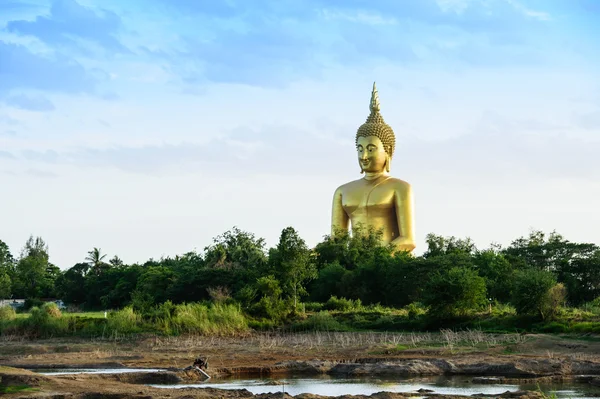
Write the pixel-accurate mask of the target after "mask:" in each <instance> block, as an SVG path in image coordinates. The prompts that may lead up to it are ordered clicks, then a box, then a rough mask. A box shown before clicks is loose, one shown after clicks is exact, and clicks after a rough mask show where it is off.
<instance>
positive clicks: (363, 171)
mask: <svg viewBox="0 0 600 399" xmlns="http://www.w3.org/2000/svg"><path fill="white" fill-rule="evenodd" d="M363 173H365V170H364V169H363V167H362V166H361V167H360V174H361V175H362V174H363Z"/></svg>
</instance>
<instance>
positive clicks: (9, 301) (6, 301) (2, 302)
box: [0, 299, 25, 310]
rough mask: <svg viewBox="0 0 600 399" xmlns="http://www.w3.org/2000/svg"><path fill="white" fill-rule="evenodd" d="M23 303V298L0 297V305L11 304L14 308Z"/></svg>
mask: <svg viewBox="0 0 600 399" xmlns="http://www.w3.org/2000/svg"><path fill="white" fill-rule="evenodd" d="M24 305H25V299H0V307H2V306H12V307H13V309H15V310H16V309H18V308H20V307H22V306H24Z"/></svg>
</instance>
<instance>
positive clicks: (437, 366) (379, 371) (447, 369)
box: [328, 359, 457, 376]
mask: <svg viewBox="0 0 600 399" xmlns="http://www.w3.org/2000/svg"><path fill="white" fill-rule="evenodd" d="M456 371H457V368H456V367H455V366H454V365H453V364H452V363H450V362H448V361H445V360H419V359H415V360H396V361H387V362H380V363H367V364H364V363H340V364H336V365H335V366H334V367H332V368H331V370H329V372H328V374H332V375H346V376H358V375H376V376H381V375H395V376H418V375H442V374H452V373H455V372H456Z"/></svg>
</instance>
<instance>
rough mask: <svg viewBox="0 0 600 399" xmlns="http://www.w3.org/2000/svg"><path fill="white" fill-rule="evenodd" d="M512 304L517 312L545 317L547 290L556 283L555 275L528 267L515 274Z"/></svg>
mask: <svg viewBox="0 0 600 399" xmlns="http://www.w3.org/2000/svg"><path fill="white" fill-rule="evenodd" d="M515 281H516V283H515V286H514V288H513V299H512V304H513V305H514V307H515V309H516V310H517V313H519V314H536V315H539V316H540V317H541V318H542V319H545V318H546V317H547V316H548V314H547V312H546V309H547V300H548V291H549V290H550V289H551V288H552V287H554V286H555V285H556V277H555V276H554V275H553V274H552V273H550V272H549V271H546V270H539V269H535V268H528V269H525V270H521V271H519V272H518V274H517V278H516V280H515Z"/></svg>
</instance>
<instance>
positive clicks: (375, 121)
mask: <svg viewBox="0 0 600 399" xmlns="http://www.w3.org/2000/svg"><path fill="white" fill-rule="evenodd" d="M369 109H370V110H371V114H370V115H369V117H368V118H367V120H366V122H365V123H363V124H362V125H361V126H360V127H359V128H358V131H357V132H356V140H355V142H356V145H358V138H359V137H369V136H375V137H377V138H379V140H381V143H382V144H383V148H384V149H385V152H386V153H387V154H388V155H389V157H390V159H391V158H392V156H393V155H394V149H395V147H396V136H395V135H394V131H393V130H392V128H391V127H390V126H389V125H388V124H387V123H385V121H384V120H383V117H382V116H381V114H380V113H379V110H380V104H379V94H378V92H377V87H376V86H375V83H373V91H372V92H371V102H370V104H369Z"/></svg>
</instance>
